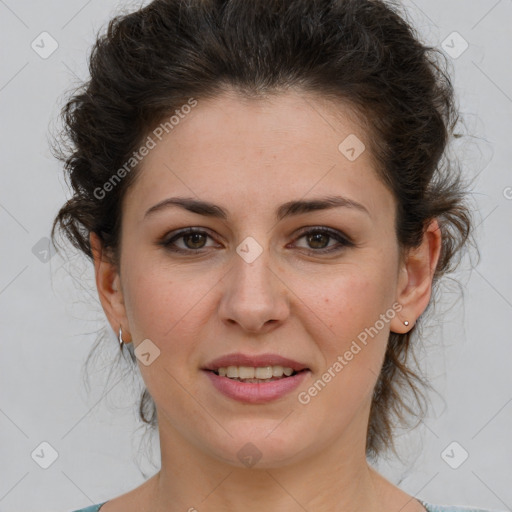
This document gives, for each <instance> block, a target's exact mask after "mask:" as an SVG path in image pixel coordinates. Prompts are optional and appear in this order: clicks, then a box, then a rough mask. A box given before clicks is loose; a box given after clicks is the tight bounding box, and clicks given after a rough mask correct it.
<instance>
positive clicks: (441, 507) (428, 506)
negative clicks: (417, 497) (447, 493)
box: [421, 501, 493, 512]
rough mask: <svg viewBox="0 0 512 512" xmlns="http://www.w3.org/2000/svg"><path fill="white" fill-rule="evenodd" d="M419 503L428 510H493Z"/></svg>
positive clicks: (429, 511) (466, 511)
mask: <svg viewBox="0 0 512 512" xmlns="http://www.w3.org/2000/svg"><path fill="white" fill-rule="evenodd" d="M421 504H422V505H423V506H424V507H425V508H426V509H427V511H428V512H493V511H491V510H488V509H482V508H475V507H467V506H464V507H458V506H454V505H433V504H431V503H426V502H424V501H421Z"/></svg>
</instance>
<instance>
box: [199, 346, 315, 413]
mask: <svg viewBox="0 0 512 512" xmlns="http://www.w3.org/2000/svg"><path fill="white" fill-rule="evenodd" d="M201 370H203V371H204V373H205V374H206V375H207V376H208V377H209V381H210V382H211V383H212V384H213V386H214V388H215V389H216V390H217V391H219V392H220V393H221V394H223V395H224V396H226V397H228V398H231V399H234V400H238V401H241V402H246V403H251V404H263V403H267V402H270V401H272V400H276V399H278V398H281V397H284V396H285V395H287V394H288V393H290V392H291V391H292V390H294V389H295V388H297V386H299V385H300V384H301V383H302V382H304V379H306V378H307V375H308V374H311V369H310V368H308V367H307V366H306V365H304V364H302V363H299V362H297V361H294V360H293V359H288V358H285V357H282V356H279V355H275V354H262V355H258V356H248V355H244V354H231V355H227V356H223V357H221V358H218V359H216V360H214V361H212V362H210V363H209V364H208V365H206V366H205V367H203V368H201Z"/></svg>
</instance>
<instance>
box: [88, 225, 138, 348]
mask: <svg viewBox="0 0 512 512" xmlns="http://www.w3.org/2000/svg"><path fill="white" fill-rule="evenodd" d="M89 242H90V244H91V250H92V254H93V258H94V271H95V275H96V288H97V289H98V295H99V298H100V301H101V305H102V307H103V311H105V315H106V316H107V319H108V321H109V323H110V326H111V327H112V330H113V331H114V332H115V333H116V336H117V334H118V332H119V328H120V327H121V328H122V333H123V341H124V342H125V343H130V342H131V341H132V340H131V336H130V333H129V332H128V320H127V317H126V310H125V304H124V298H123V292H122V289H121V279H120V276H119V272H118V268H117V266H116V265H115V264H114V263H113V262H112V260H111V259H110V258H108V257H107V254H106V251H105V249H104V247H103V243H102V240H101V239H100V237H99V236H98V235H97V234H96V233H93V232H91V233H90V235H89Z"/></svg>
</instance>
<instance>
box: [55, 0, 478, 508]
mask: <svg viewBox="0 0 512 512" xmlns="http://www.w3.org/2000/svg"><path fill="white" fill-rule="evenodd" d="M437 56H438V55H437V53H436V51H435V50H433V49H431V48H428V47H425V46H423V45H422V44H421V43H420V42H419V40H418V39H417V38H416V36H415V33H414V31H413V29H412V28H411V27H410V26H409V25H408V24H407V22H406V21H404V19H402V17H401V16H400V15H399V13H398V11H397V9H396V8H395V7H393V5H392V4H390V3H384V2H382V1H378V0H337V1H327V0H318V1H312V0H291V1H288V2H274V1H271V0H254V1H251V2H246V1H242V0H226V1H217V2H214V1H211V0H210V1H204V0H203V1H200V0H189V1H187V2H184V1H178V0H157V1H154V2H153V3H151V4H150V5H149V6H147V7H145V8H143V9H141V10H139V11H137V12H134V13H132V14H129V15H126V16H123V17H119V18H116V19H114V20H113V21H112V22H111V23H110V25H109V29H108V32H107V33H106V34H105V35H103V36H101V37H100V38H99V39H98V41H97V43H96V44H95V47H94V51H93V53H92V55H91V59H90V70H91V79H90V81H89V82H88V83H87V84H85V87H84V89H83V90H82V91H80V92H79V93H77V94H76V95H75V96H74V97H73V98H71V100H70V101H69V103H68V104H67V106H66V108H65V111H64V115H65V120H66V123H67V127H66V134H67V135H68V136H69V138H70V140H71V142H72V150H71V152H69V153H67V154H64V155H62V158H63V159H64V160H65V162H66V168H67V171H68V172H69V177H70V179H71V184H72V186H73V189H74V196H73V197H72V198H71V199H70V200H69V201H68V202H67V203H66V204H65V205H64V206H63V207H62V209H61V210H60V212H59V214H58V215H57V217H56V219H55V222H54V226H53V231H52V236H54V234H55V229H56V228H60V229H62V231H63V232H64V234H65V235H66V236H67V237H68V238H69V240H70V241H71V242H72V243H73V244H74V245H75V246H76V247H78V248H79V249H80V250H82V251H83V252H84V253H85V254H86V255H87V256H88V257H89V258H91V260H92V261H93V262H94V267H95V275H96V285H97V289H98V294H99V297H100V299H101V303H102V306H103V309H104V311H105V314H106V316H107V319H108V322H109V324H110V326H111V328H112V329H113V330H114V332H116V333H118V336H119V340H120V346H121V349H123V347H126V346H127V345H128V344H131V352H130V353H132V355H134V357H136V359H135V360H136V361H137V364H138V367H139V369H140V372H141V374H142V377H143V379H144V382H145V385H146V387H147V391H146V393H145V394H144V396H143V400H142V403H141V408H140V412H141V417H142V419H143V421H146V422H147V423H149V424H150V425H151V426H153V427H155V428H156V427H158V433H159V438H160V450H161V470H160V471H159V472H158V473H157V474H156V475H154V476H153V477H152V478H150V479H149V480H148V481H146V482H145V483H144V484H143V485H141V486H140V487H138V488H136V489H134V490H132V491H130V492H128V493H126V494H124V495H122V496H118V497H116V498H113V499H111V500H109V501H107V502H105V503H101V504H98V505H94V506H92V507H88V508H85V509H82V512H85V511H87V512H92V511H94V512H95V511H97V510H100V508H101V512H118V511H122V512H132V511H133V512H135V511H137V512H139V511H142V510H146V511H149V510H151V511H153V512H156V511H164V510H165V511H167V512H175V511H183V510H188V511H190V512H191V511H195V510H199V511H201V512H203V511H219V510H220V511H239V510H244V511H253V510H254V511H255V510H267V511H277V510H286V511H304V510H308V511H311V512H313V511H349V510H350V511H356V510H357V511H359V510H365V511H367V512H377V511H383V510H386V511H397V512H398V511H401V512H420V511H425V510H428V511H431V512H433V511H447V510H462V509H459V508H457V507H453V508H452V507H445V506H434V505H432V504H430V503H427V502H424V501H421V500H419V499H416V498H415V497H413V496H410V495H408V494H407V493H405V492H404V491H402V490H401V489H399V488H398V487H397V486H395V485H393V484H392V483H391V482H389V481H388V480H386V479H385V478H384V477H382V476H381V475H380V474H378V473H377V472H376V471H375V470H374V469H373V468H372V467H371V465H370V464H369V462H368V461H369V460H375V459H376V458H377V457H378V456H379V455H380V454H382V453H384V452H385V451H386V450H387V449H392V448H393V428H392V427H393V425H394V424H395V422H396V421H399V420H400V421H403V422H406V420H407V419H408V418H407V417H406V416H405V413H404V410H407V408H408V407H409V410H413V407H412V406H411V402H409V401H408V400H407V396H408V395H412V396H415V395H417V394H418V393H419V392H420V391H421V389H420V385H421V379H420V378H419V376H418V375H416V374H415V373H414V372H413V370H412V368H411V367H410V366H409V359H410V357H409V358H408V356H410V350H411V335H412V334H413V333H414V332H415V331H416V329H417V326H418V324H419V323H420V322H421V317H422V314H423V313H424V312H425V310H426V309H427V307H428V306H429V304H430V299H431V295H432V290H433V286H434V285H435V284H436V282H437V280H438V279H439V277H441V276H442V275H443V274H445V273H446V272H448V271H450V270H452V269H453V268H454V264H455V262H456V258H458V257H459V255H460V252H461V250H462V248H463V247H464V245H465V244H466V242H467V240H468V238H469V237H470V233H471V220H470V214H469V211H468V209H467V207H466V205H465V200H464V193H463V192H464V191H463V188H462V185H461V183H462V182H461V180H460V177H459V176H458V174H457V173H456V167H455V166H454V165H453V164H452V163H451V162H449V161H447V160H446V159H445V158H444V152H445V148H446V147H447V144H448V142H449V140H450V138H451V135H452V134H453V127H454V125H455V123H456V121H457V115H458V114H457V111H456V108H455V106H454V97H453V88H452V85H451V82H450V79H449V77H448V76H447V74H446V73H445V72H444V71H443V69H442V66H441V65H440V62H439V60H438V59H436V57H437ZM148 407H150V408H151V407H152V408H153V409H152V410H153V414H149V415H148V414H146V412H147V408H148Z"/></svg>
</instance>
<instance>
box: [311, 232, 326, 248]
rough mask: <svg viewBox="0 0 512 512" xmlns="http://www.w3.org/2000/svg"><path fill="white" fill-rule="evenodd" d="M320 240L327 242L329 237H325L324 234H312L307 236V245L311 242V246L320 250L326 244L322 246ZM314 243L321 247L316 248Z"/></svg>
mask: <svg viewBox="0 0 512 512" xmlns="http://www.w3.org/2000/svg"><path fill="white" fill-rule="evenodd" d="M322 238H323V239H324V241H325V242H327V241H328V239H329V238H330V237H329V235H326V234H324V233H314V234H312V235H309V236H308V239H309V243H310V244H311V242H312V246H313V247H315V248H317V249H318V248H320V249H321V248H324V247H326V245H327V244H322V243H321V242H322ZM316 242H320V245H321V247H318V246H316V245H315V243H316Z"/></svg>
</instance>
